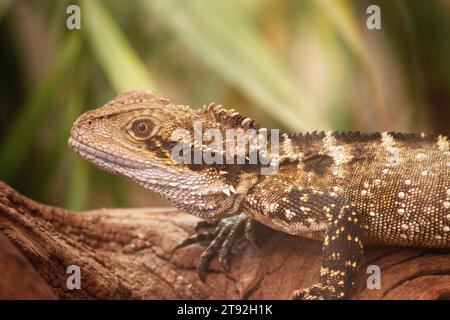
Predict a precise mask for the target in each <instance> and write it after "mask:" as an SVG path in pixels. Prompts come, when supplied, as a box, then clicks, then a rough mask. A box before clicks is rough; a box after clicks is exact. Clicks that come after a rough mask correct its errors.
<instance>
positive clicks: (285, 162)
mask: <svg viewBox="0 0 450 320" xmlns="http://www.w3.org/2000/svg"><path fill="white" fill-rule="evenodd" d="M196 121H199V122H201V124H202V126H203V129H202V130H203V131H204V130H206V129H211V128H214V129H218V130H220V132H221V133H222V134H225V132H226V131H227V129H243V130H249V129H252V130H256V131H258V132H266V130H267V129H265V128H260V127H259V126H258V125H257V124H256V123H254V122H253V121H252V120H251V119H249V118H245V117H242V116H241V115H240V114H239V113H237V112H236V111H234V110H226V109H224V108H223V107H221V106H220V105H219V106H216V105H214V104H211V105H209V106H205V107H204V108H202V109H199V110H193V109H191V108H190V107H188V106H184V105H176V104H173V103H171V102H170V101H169V100H167V99H164V98H160V97H158V96H156V95H155V94H154V93H152V92H148V91H131V92H126V93H124V94H122V95H120V96H118V97H117V98H116V99H114V100H112V101H111V102H109V103H107V104H106V105H105V106H103V107H102V108H99V109H95V110H91V111H88V112H86V113H85V114H83V115H82V116H81V117H80V118H79V119H78V120H77V121H76V122H75V123H74V125H73V127H72V130H71V138H70V139H69V145H70V146H71V147H72V149H73V150H74V151H75V152H77V153H78V154H79V155H81V156H82V157H83V158H85V159H87V160H88V161H90V162H92V163H93V164H95V165H96V166H98V167H100V168H102V169H104V170H106V171H109V172H111V173H115V174H118V175H121V176H123V177H126V178H128V179H131V180H133V181H134V182H137V183H139V184H141V185H142V186H144V187H146V188H148V189H150V190H152V191H154V192H156V193H158V194H159V195H161V196H162V197H164V198H166V199H168V200H169V201H170V202H172V203H173V204H174V205H176V206H177V207H179V208H181V209H182V210H184V211H186V212H188V213H191V214H194V215H196V216H199V217H201V218H204V219H206V220H208V221H211V220H220V219H222V220H221V223H222V222H223V223H222V224H221V225H222V227H223V228H222V227H220V224H219V227H220V228H219V229H217V230H219V233H217V236H216V237H215V238H214V240H213V241H212V242H211V243H210V244H209V246H208V248H207V249H206V250H205V252H204V253H203V254H202V256H201V259H200V267H199V270H203V271H204V270H205V266H204V264H205V263H207V262H208V261H209V260H210V258H211V257H212V255H213V254H214V252H215V251H217V250H219V254H218V255H219V261H223V259H224V257H225V256H226V254H227V252H229V251H230V248H231V246H232V244H233V243H234V240H235V239H236V236H237V230H242V229H243V226H244V225H245V233H246V236H247V238H248V239H251V238H252V237H251V235H250V232H249V230H250V229H251V228H250V227H249V226H251V223H249V222H251V221H254V220H256V221H259V222H261V223H263V224H265V225H267V226H269V227H270V228H273V229H277V230H281V231H283V232H286V233H289V234H293V235H298V236H303V237H307V238H311V239H317V240H321V241H322V243H323V248H322V251H323V259H322V266H321V270H320V281H319V283H317V284H316V285H313V286H312V287H310V288H308V289H303V290H297V291H296V292H295V293H294V298H299V299H343V298H348V297H350V295H351V292H352V288H353V287H354V281H355V276H356V272H357V269H358V266H359V263H360V259H361V257H362V254H363V246H364V245H392V246H413V247H432V248H444V247H450V147H449V145H450V143H449V137H448V136H444V135H427V134H403V133H395V132H380V133H359V132H312V133H304V134H283V135H281V136H280V139H281V141H280V154H279V155H277V157H278V159H279V160H280V163H279V168H278V170H277V171H276V172H275V173H274V174H271V175H261V174H260V170H259V169H260V167H261V166H260V164H256V165H250V164H236V163H232V164H206V163H202V164H183V163H179V162H177V161H175V159H174V158H173V154H172V151H173V147H174V145H175V144H177V143H178V141H176V140H174V139H173V138H172V133H173V131H174V130H176V129H185V130H187V131H188V132H190V133H193V131H194V129H193V125H194V123H195V122H196ZM225 144H226V140H224V141H222V143H221V144H217V145H216V146H212V145H211V144H209V143H206V144H205V143H200V145H199V146H197V145H195V144H189V148H190V149H189V150H190V152H193V151H194V150H195V148H200V149H201V150H207V151H210V152H214V154H219V155H222V154H223V147H224V145H225ZM248 152H249V150H248V149H245V150H244V153H245V154H246V155H248ZM271 156H272V155H271ZM227 230H228V231H227ZM198 239H201V238H198ZM190 243H192V242H190ZM221 259H222V260H221Z"/></svg>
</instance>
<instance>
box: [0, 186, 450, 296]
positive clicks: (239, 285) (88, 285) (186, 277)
mask: <svg viewBox="0 0 450 320" xmlns="http://www.w3.org/2000/svg"><path fill="white" fill-rule="evenodd" d="M143 192H145V191H143ZM198 221H199V219H197V218H195V217H193V216H190V215H187V214H184V213H182V212H180V211H178V210H176V209H162V208H151V209H99V210H93V211H85V212H70V211H68V210H65V209H61V208H57V207H52V206H48V205H44V204H40V203H37V202H35V201H33V200H30V199H28V198H26V197H25V196H23V195H21V194H20V193H18V192H17V191H15V190H13V189H12V188H10V187H9V186H7V185H6V184H4V183H2V182H0V274H1V276H0V299H289V297H290V295H291V293H292V292H293V291H294V290H295V289H297V288H302V287H307V286H310V285H312V284H313V283H315V282H317V280H318V278H319V267H320V260H321V244H320V243H318V242H315V241H311V240H306V239H301V238H298V237H294V236H289V235H286V234H283V233H280V232H275V231H271V230H269V229H268V228H265V227H262V226H260V227H259V228H258V230H257V236H258V243H259V249H258V250H257V249H255V248H253V247H252V246H251V245H248V244H247V243H245V242H242V243H240V244H238V245H237V246H236V248H235V250H234V255H233V257H232V259H231V270H230V272H229V273H226V272H224V271H223V270H222V269H221V268H220V266H219V263H218V262H217V260H214V261H213V262H212V264H211V268H210V270H209V272H208V276H207V279H206V283H203V282H202V281H201V280H200V279H199V278H198V276H197V274H196V272H195V266H196V263H197V261H198V258H199V255H200V254H201V253H202V251H203V250H204V248H205V247H204V244H203V245H202V244H192V245H189V246H187V247H183V248H180V249H177V250H174V248H175V247H176V246H177V245H178V244H180V243H181V242H182V241H183V240H184V239H185V238H186V237H188V236H189V235H191V234H193V233H194V227H195V225H196V223H197V222H198ZM70 265H76V266H79V267H80V271H81V289H73V290H70V289H68V288H67V279H68V277H69V276H70V274H68V273H67V268H68V267H69V266H70ZM369 265H377V266H379V267H380V269H381V289H379V290H377V289H372V290H369V289H367V285H366V282H367V278H368V277H369V276H370V274H368V273H367V272H366V270H367V267H368V266H369ZM449 298H450V250H447V249H442V250H431V249H414V248H411V249H408V248H379V247H373V248H367V250H366V253H365V257H364V261H363V265H362V268H361V271H360V274H359V277H358V280H357V289H356V294H355V296H354V299H449Z"/></svg>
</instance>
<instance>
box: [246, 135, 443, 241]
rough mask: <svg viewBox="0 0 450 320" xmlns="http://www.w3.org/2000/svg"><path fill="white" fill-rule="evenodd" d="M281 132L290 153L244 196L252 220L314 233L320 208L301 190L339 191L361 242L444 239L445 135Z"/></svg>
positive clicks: (319, 226)
mask: <svg viewBox="0 0 450 320" xmlns="http://www.w3.org/2000/svg"><path fill="white" fill-rule="evenodd" d="M283 138H284V141H282V146H288V148H286V149H288V150H289V154H293V155H295V157H296V158H294V159H291V161H286V162H285V163H284V164H283V163H282V165H281V166H280V171H279V172H278V173H277V174H275V175H273V176H267V177H263V178H262V179H260V181H259V183H258V184H257V186H255V187H254V189H253V192H251V193H250V194H249V195H248V196H247V197H248V198H247V200H248V203H249V212H250V214H251V215H252V216H255V219H257V220H261V222H263V223H265V224H271V225H272V226H273V225H274V223H275V224H276V225H277V228H278V229H280V230H282V231H285V232H288V233H291V234H296V235H301V236H306V237H312V238H318V237H320V236H321V235H320V232H319V233H318V231H322V233H323V232H324V230H325V227H324V226H325V225H326V221H325V218H326V216H325V212H324V210H323V208H319V207H317V206H313V207H310V206H311V203H313V204H314V205H316V203H314V202H313V201H312V202H310V203H309V204H308V203H305V202H304V201H302V195H304V194H307V193H311V194H312V195H313V196H315V197H316V198H317V196H318V195H319V194H320V195H323V196H322V197H321V199H327V200H322V201H325V202H327V201H328V202H330V203H332V202H333V201H334V200H333V199H337V198H343V199H346V200H348V201H349V203H350V204H351V205H352V206H354V208H355V210H356V212H357V215H358V217H359V218H360V219H361V227H362V228H363V229H364V233H363V238H364V242H365V244H369V245H372V244H378V245H393V246H420V247H445V246H450V230H449V229H450V166H449V161H450V151H449V140H448V137H446V136H442V135H439V136H437V135H425V134H402V133H395V132H390V133H388V132H383V133H372V134H361V133H357V132H344V133H336V132H334V133H330V132H329V133H323V132H320V133H313V134H305V135H294V136H291V137H288V136H284V137H283ZM286 140H289V141H286ZM286 149H284V150H286ZM281 150H282V151H283V149H281ZM298 155H301V156H298ZM285 158H287V157H285ZM299 159H301V160H300V161H298V160H299ZM302 190H303V192H302ZM330 203H329V204H330ZM290 205H292V206H295V207H296V208H302V210H300V211H299V209H297V210H296V211H295V210H293V209H292V208H290ZM328 207H329V205H328Z"/></svg>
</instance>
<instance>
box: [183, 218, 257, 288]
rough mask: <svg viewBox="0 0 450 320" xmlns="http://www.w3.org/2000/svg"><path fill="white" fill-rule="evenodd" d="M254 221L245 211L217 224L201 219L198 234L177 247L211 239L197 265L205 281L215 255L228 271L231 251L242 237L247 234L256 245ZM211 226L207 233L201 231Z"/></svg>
mask: <svg viewBox="0 0 450 320" xmlns="http://www.w3.org/2000/svg"><path fill="white" fill-rule="evenodd" d="M254 223H255V222H254V221H253V220H252V219H250V218H249V217H247V216H246V215H245V214H244V213H241V214H239V215H236V216H232V217H229V218H225V219H222V220H220V221H218V222H217V224H215V225H214V224H211V223H208V222H206V221H200V222H199V223H198V224H197V226H196V228H195V229H196V234H194V235H193V236H191V237H189V238H187V239H186V240H184V241H183V242H182V243H181V244H179V245H178V246H177V247H176V248H175V249H178V248H180V247H184V246H187V245H189V244H192V243H196V242H201V241H210V243H209V245H208V247H207V248H206V249H205V251H204V252H203V253H202V254H201V256H200V260H199V263H198V265H197V273H198V275H199V277H200V279H201V280H203V281H205V278H206V268H207V267H208V265H209V263H210V262H211V260H212V259H213V258H214V257H215V256H218V260H219V263H220V265H221V266H222V268H223V269H224V270H225V271H226V272H228V271H229V255H230V251H231V249H232V248H233V246H234V244H235V243H236V241H237V240H238V239H239V238H240V237H242V236H245V238H246V239H247V240H248V241H249V242H250V243H251V244H252V245H253V246H255V247H256V239H255V232H254ZM211 227H213V231H207V232H206V233H202V232H200V229H203V228H207V229H210V228H211Z"/></svg>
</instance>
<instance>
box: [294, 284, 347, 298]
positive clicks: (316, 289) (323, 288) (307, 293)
mask: <svg viewBox="0 0 450 320" xmlns="http://www.w3.org/2000/svg"><path fill="white" fill-rule="evenodd" d="M342 298H343V296H340V295H339V292H337V291H336V289H335V288H334V287H332V286H329V285H324V284H321V283H316V284H315V285H312V286H311V287H309V288H306V289H299V290H295V291H294V293H293V294H292V299H294V300H336V299H342Z"/></svg>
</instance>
